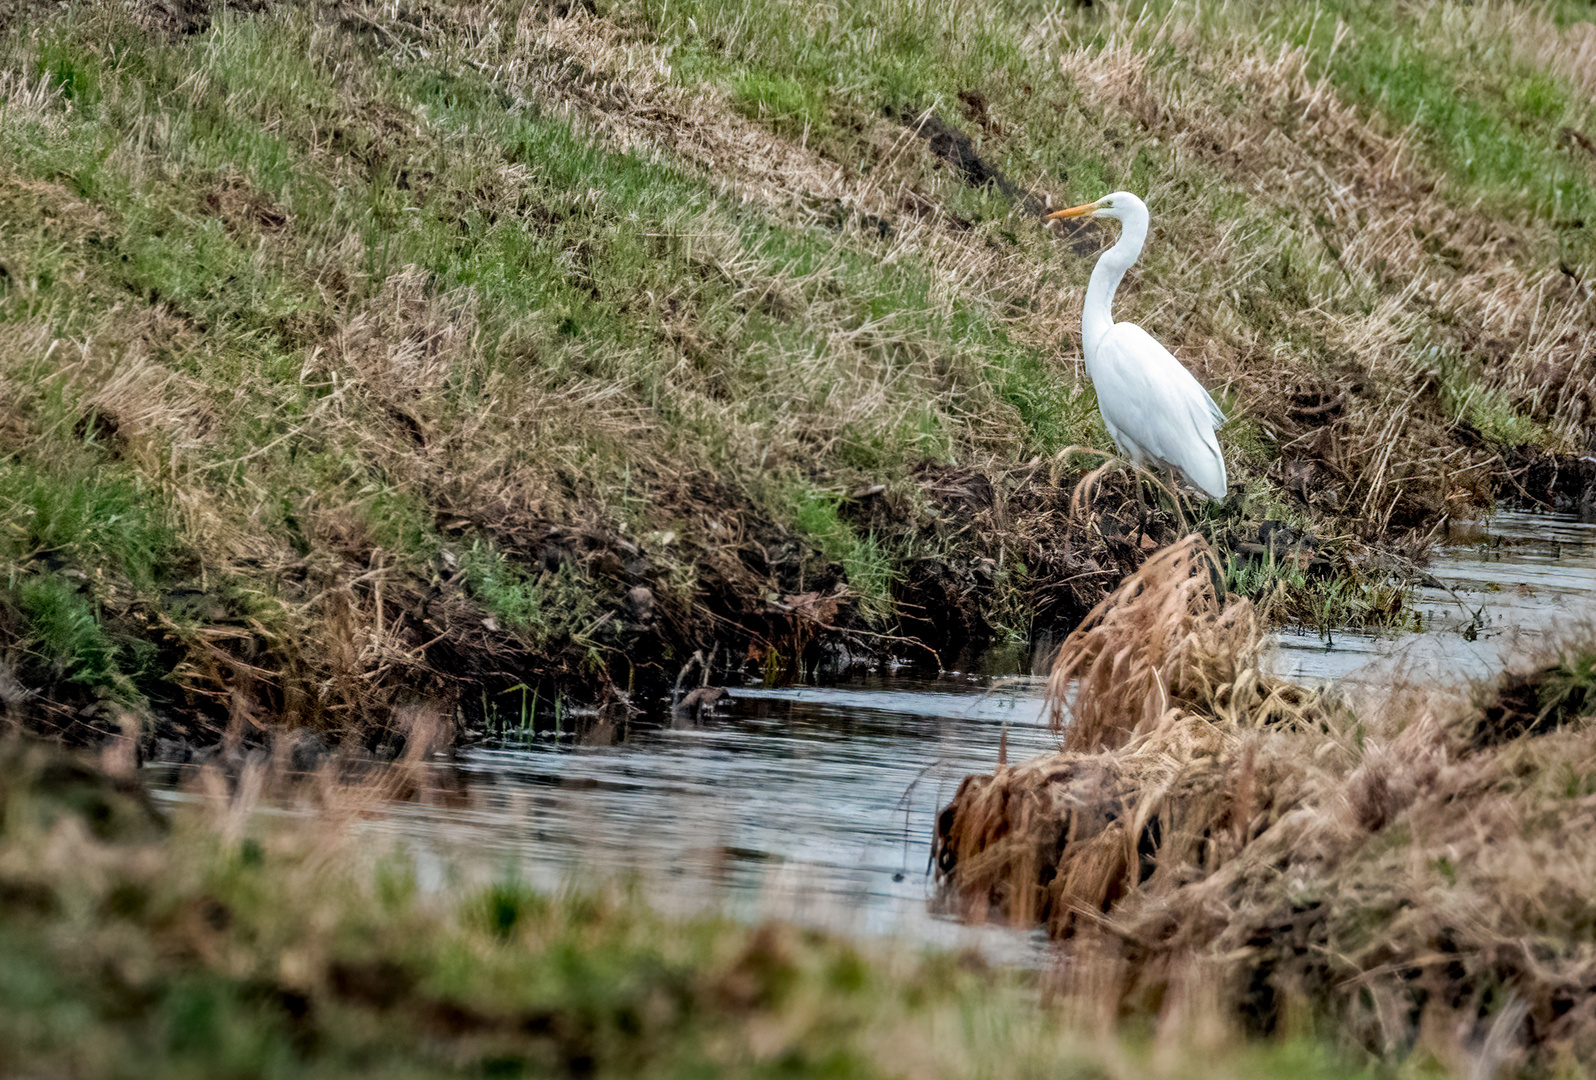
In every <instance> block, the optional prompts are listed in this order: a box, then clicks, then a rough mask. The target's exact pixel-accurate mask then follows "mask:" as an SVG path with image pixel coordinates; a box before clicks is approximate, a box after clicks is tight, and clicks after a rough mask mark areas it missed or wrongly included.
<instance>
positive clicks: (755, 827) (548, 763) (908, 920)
mask: <svg viewBox="0 0 1596 1080" xmlns="http://www.w3.org/2000/svg"><path fill="white" fill-rule="evenodd" d="M1429 570H1430V573H1431V574H1432V575H1433V576H1434V578H1435V579H1436V581H1437V583H1438V587H1432V588H1426V589H1422V590H1420V593H1419V595H1418V596H1417V597H1416V598H1415V604H1416V605H1417V610H1418V611H1419V614H1420V616H1421V619H1422V626H1423V628H1424V629H1423V631H1422V632H1420V633H1413V634H1407V635H1402V636H1396V637H1390V636H1388V637H1375V636H1371V635H1361V634H1353V633H1336V634H1332V635H1330V636H1329V637H1327V638H1320V637H1318V636H1316V635H1311V634H1296V633H1288V634H1285V635H1283V636H1282V637H1281V638H1280V639H1279V640H1278V648H1277V651H1276V653H1275V667H1276V669H1277V670H1278V671H1280V672H1282V673H1283V674H1286V675H1288V676H1290V677H1292V678H1296V679H1302V680H1315V679H1342V680H1350V681H1353V682H1362V683H1365V684H1373V685H1380V684H1381V683H1380V681H1381V680H1389V679H1392V678H1395V677H1404V678H1407V679H1413V678H1416V677H1417V678H1429V679H1434V680H1446V681H1449V682H1456V681H1457V680H1459V679H1461V678H1466V677H1472V676H1483V675H1488V674H1490V673H1491V672H1492V671H1494V670H1497V669H1498V668H1499V666H1500V662H1501V660H1502V659H1503V658H1504V657H1509V656H1511V655H1512V654H1513V652H1514V651H1515V650H1522V649H1523V648H1525V647H1526V646H1528V645H1530V644H1532V643H1534V642H1535V641H1537V640H1545V639H1547V638H1548V637H1549V636H1551V635H1555V634H1556V633H1557V632H1558V631H1559V629H1561V628H1565V627H1567V626H1569V625H1570V623H1571V622H1573V621H1575V620H1577V619H1579V618H1581V617H1584V618H1593V617H1596V606H1593V599H1596V597H1593V593H1596V525H1581V524H1579V523H1577V522H1575V521H1574V520H1573V519H1572V518H1558V517H1549V516H1544V515H1528V514H1515V513H1503V514H1499V515H1497V516H1496V517H1494V518H1492V519H1491V520H1490V521H1489V522H1487V523H1486V524H1485V525H1483V526H1481V527H1478V528H1477V529H1471V530H1470V531H1469V532H1468V533H1467V534H1465V535H1464V536H1463V537H1462V538H1461V539H1459V540H1458V542H1456V543H1454V544H1452V545H1450V546H1449V547H1447V548H1446V549H1444V550H1443V551H1442V552H1441V553H1440V554H1439V555H1438V556H1437V557H1436V558H1435V559H1434V560H1433V561H1432V563H1431V565H1430V567H1429ZM1042 695H1043V681H1042V680H1041V679H1040V678H1036V677H1033V676H1020V675H1016V676H1007V677H997V678H993V677H987V676H977V675H963V674H955V673H949V674H946V675H944V676H943V677H941V678H939V679H935V680H915V679H907V678H893V677H875V678H870V679H863V680H855V681H851V682H848V683H846V684H843V685H838V686H832V687H799V688H787V689H775V688H757V687H751V688H737V689H733V691H732V695H731V698H730V700H729V702H726V703H723V705H722V707H721V708H720V709H719V710H718V711H717V712H716V713H715V714H714V715H713V716H711V717H709V718H707V719H705V720H704V721H703V722H702V723H698V724H691V725H685V726H678V727H675V728H669V729H661V728H657V727H649V728H639V729H635V730H631V731H624V732H619V733H616V732H606V733H605V735H604V737H603V738H600V739H598V740H596V741H590V742H589V743H588V744H585V745H584V744H582V743H580V742H576V741H573V739H571V738H570V737H567V738H564V739H553V738H538V739H531V740H528V741H524V742H517V743H507V744H501V745H498V746H479V747H472V748H467V749H465V750H464V751H462V752H461V754H460V755H459V768H460V770H461V771H462V773H463V779H464V781H465V784H466V788H467V791H468V793H469V799H468V800H467V805H466V807H465V808H450V809H444V808H440V807H436V806H423V805H417V804H410V803H406V804H398V805H395V806H394V807H392V808H391V810H390V811H389V812H387V813H385V814H383V815H381V816H378V817H376V818H374V819H373V820H372V821H371V822H370V823H369V825H368V826H366V827H368V828H369V829H370V830H371V831H372V833H373V834H374V836H378V837H386V838H389V839H391V840H392V841H393V842H395V843H399V844H402V845H404V846H405V847H407V848H408V849H409V850H411V851H412V853H413V854H414V856H415V858H416V860H417V864H418V866H419V867H420V869H421V870H422V872H423V873H424V875H426V876H429V877H432V878H434V879H439V880H442V879H444V878H452V877H455V876H458V875H462V874H467V875H472V876H474V877H478V878H480V877H484V876H501V875H505V874H513V875H516V876H519V877H520V878H522V879H523V880H526V881H528V882H530V883H532V884H535V885H540V886H543V887H547V888H558V887H560V886H562V885H564V884H567V883H570V882H573V881H587V880H592V879H594V878H599V879H606V878H608V879H613V878H615V877H630V878H633V879H634V880H635V881H636V882H637V883H638V887H639V888H641V889H642V890H643V891H644V892H645V893H646V894H647V895H648V897H649V898H650V900H651V901H653V902H654V903H655V904H657V905H658V906H660V907H662V908H664V909H665V910H668V911H679V912H689V911H702V910H706V909H709V910H719V911H723V912H727V913H729V914H731V915H733V916H735V917H739V918H749V919H752V918H759V917H766V916H774V917H781V918H785V919H789V920H794V921H797V922H800V923H804V924H808V925H817V926H822V927H825V928H828V929H834V930H839V931H843V932H846V933H851V934H858V935H866V936H885V937H891V938H896V939H900V940H904V941H908V942H917V943H925V944H936V945H942V946H955V947H972V948H976V949H979V950H980V951H982V952H983V953H984V954H986V955H987V956H988V957H989V958H991V959H993V960H995V961H998V962H1003V963H1011V964H1019V965H1033V964H1037V963H1040V962H1041V960H1042V958H1043V957H1044V956H1045V943H1044V942H1043V939H1042V937H1041V935H1040V933H1027V932H1021V931H1014V930H1007V929H1002V928H997V927H972V926H967V925H963V924H961V923H959V922H957V921H955V920H954V919H952V918H951V917H948V916H944V915H940V914H937V913H935V912H934V911H933V910H932V905H931V904H930V902H929V901H930V898H931V892H932V886H931V882H930V879H929V876H928V874H927V863H928V860H929V857H930V836H931V832H932V824H933V819H934V816H935V814H936V811H937V809H938V808H939V807H941V806H942V805H944V804H946V802H947V801H948V799H949V797H950V796H951V795H952V794H953V791H954V789H955V788H956V787H957V785H958V783H959V781H960V779H961V778H962V777H964V776H965V775H966V774H968V773H972V772H982V771H989V770H990V769H991V768H992V767H993V765H994V764H996V762H997V760H998V755H999V752H1000V751H999V747H1000V745H1004V744H1006V753H1007V754H1008V756H1009V758H1010V759H1012V760H1018V759H1022V758H1025V757H1030V756H1033V755H1035V754H1038V753H1042V752H1044V751H1046V750H1048V749H1050V748H1052V747H1053V746H1054V744H1055V743H1054V737H1053V735H1052V734H1051V733H1050V732H1049V731H1048V729H1047V725H1046V721H1045V718H1044V717H1043V715H1042V712H1043V710H1042V705H1043V702H1042Z"/></svg>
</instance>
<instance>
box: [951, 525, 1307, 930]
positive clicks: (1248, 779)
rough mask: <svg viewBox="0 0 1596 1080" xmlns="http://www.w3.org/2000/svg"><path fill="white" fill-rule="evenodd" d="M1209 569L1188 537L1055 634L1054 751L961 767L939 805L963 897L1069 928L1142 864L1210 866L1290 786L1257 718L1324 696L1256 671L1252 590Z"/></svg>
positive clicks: (1152, 868) (1169, 869) (1143, 872)
mask: <svg viewBox="0 0 1596 1080" xmlns="http://www.w3.org/2000/svg"><path fill="white" fill-rule="evenodd" d="M1216 573H1217V568H1216V566H1215V563H1214V556H1213V552H1212V551H1211V550H1210V549H1209V548H1208V546H1207V544H1206V543H1205V542H1203V541H1202V540H1201V538H1199V537H1188V538H1187V539H1185V540H1183V541H1181V542H1180V543H1178V544H1175V545H1172V546H1171V547H1169V548H1167V549H1165V550H1164V551H1161V552H1159V553H1158V554H1157V555H1155V556H1153V557H1152V558H1150V559H1149V560H1148V561H1147V562H1146V564H1145V565H1144V566H1143V567H1142V568H1141V569H1140V570H1138V571H1137V572H1136V573H1134V574H1132V575H1131V576H1130V577H1129V578H1127V579H1126V580H1125V582H1124V583H1123V584H1122V585H1121V586H1120V587H1119V588H1118V589H1117V590H1115V591H1114V592H1113V593H1112V594H1111V595H1110V596H1109V597H1108V598H1107V599H1105V600H1104V601H1103V602H1102V603H1101V604H1099V605H1098V607H1097V609H1096V610H1094V611H1093V612H1092V614H1090V615H1089V616H1088V617H1087V619H1086V621H1085V622H1084V623H1083V624H1082V626H1081V627H1080V629H1078V630H1077V631H1076V632H1075V633H1073V634H1071V635H1070V637H1069V638H1068V639H1066V640H1065V642H1064V644H1063V645H1062V646H1061V647H1060V649H1059V652H1058V655H1057V657H1056V658H1055V660H1054V666H1053V672H1052V675H1051V676H1050V679H1049V684H1048V697H1049V708H1050V720H1051V722H1052V724H1053V725H1054V727H1055V728H1056V729H1058V730H1060V731H1061V732H1062V737H1063V749H1062V750H1061V752H1060V753H1059V754H1058V755H1057V756H1055V757H1051V758H1043V759H1038V760H1036V761H1032V762H1028V763H1025V764H1022V765H1018V766H1013V767H1003V768H1000V769H999V770H998V772H997V773H995V774H993V775H992V776H990V777H970V778H967V779H966V780H965V782H964V783H963V784H962V785H961V786H960V789H959V792H958V794H957V795H956V796H955V797H954V800H953V802H952V804H951V805H950V806H949V808H948V809H947V810H946V811H944V813H943V816H942V818H941V820H940V822H939V827H938V837H937V854H936V858H937V862H938V866H939V868H940V870H941V872H942V873H943V875H944V876H946V877H947V878H948V879H949V881H950V882H952V884H953V886H954V888H955V889H956V890H957V891H958V892H960V893H961V894H963V895H964V897H965V898H966V901H967V902H973V903H975V905H976V907H977V908H980V907H981V906H982V905H983V904H985V905H989V906H990V907H991V908H992V909H993V910H995V911H997V912H999V913H1001V914H1002V915H1003V916H1004V917H1007V918H1012V919H1015V920H1017V921H1027V920H1030V919H1036V918H1040V919H1042V920H1044V921H1046V922H1047V923H1048V925H1049V927H1050V928H1051V929H1052V930H1053V931H1054V932H1055V933H1056V934H1059V935H1068V934H1071V933H1073V932H1074V929H1075V926H1076V923H1077V920H1078V919H1079V918H1082V917H1085V918H1088V919H1092V918H1096V917H1098V916H1100V914H1101V913H1103V912H1106V911H1108V910H1109V909H1110V908H1111V907H1112V906H1113V905H1114V904H1115V902H1117V901H1118V900H1119V899H1120V898H1121V897H1123V896H1125V895H1127V894H1128V893H1130V892H1133V891H1134V890H1136V889H1137V888H1138V887H1139V886H1141V885H1142V884H1143V883H1144V882H1146V881H1147V880H1148V879H1149V878H1152V877H1155V876H1158V875H1159V874H1162V875H1163V878H1164V879H1168V878H1170V877H1179V876H1182V875H1185V874H1187V873H1188V872H1189V869H1190V867H1192V866H1196V867H1202V868H1205V869H1212V868H1213V867H1215V866H1218V865H1220V864H1221V863H1222V862H1223V861H1224V860H1225V859H1226V858H1228V857H1229V855H1230V854H1232V853H1233V852H1234V850H1235V849H1236V848H1237V847H1239V846H1240V845H1241V844H1242V843H1244V842H1245V841H1246V839H1247V838H1248V837H1249V836H1250V835H1252V834H1253V833H1254V832H1255V831H1256V830H1257V829H1258V828H1260V827H1261V825H1262V823H1264V822H1267V821H1268V820H1269V819H1270V817H1271V815H1272V814H1274V813H1275V812H1276V811H1277V809H1278V806H1277V803H1278V801H1279V800H1280V799H1281V798H1283V797H1284V798H1288V799H1289V796H1288V795H1286V794H1285V793H1284V792H1283V791H1282V789H1281V787H1280V785H1279V783H1278V780H1279V779H1280V778H1279V776H1278V775H1277V772H1278V770H1277V769H1276V763H1275V762H1274V761H1273V759H1272V758H1270V757H1269V756H1268V755H1267V754H1266V755H1265V756H1264V757H1263V758H1260V756H1259V752H1258V751H1259V748H1260V746H1261V745H1264V744H1261V743H1260V741H1259V731H1260V730H1268V729H1270V728H1277V727H1297V726H1312V725H1314V724H1316V723H1318V722H1321V721H1322V719H1323V717H1324V716H1325V715H1326V714H1327V712H1328V711H1329V710H1330V709H1331V708H1332V706H1331V705H1330V704H1329V703H1327V702H1326V701H1324V700H1323V699H1322V698H1321V697H1320V696H1318V695H1316V694H1312V693H1308V692H1305V691H1302V690H1300V689H1298V688H1295V687H1289V686H1286V685H1284V684H1282V683H1280V682H1278V681H1276V680H1273V679H1270V678H1268V677H1266V676H1263V675H1262V674H1261V673H1260V670H1259V667H1258V649H1259V644H1260V638H1261V635H1260V632H1259V627H1258V624H1257V619H1256V617H1255V616H1254V615H1253V612H1252V608H1251V605H1250V604H1248V602H1247V601H1245V600H1242V599H1239V598H1237V597H1228V598H1226V597H1225V596H1223V594H1222V593H1220V592H1219V591H1218V589H1217V587H1216V584H1215V576H1216Z"/></svg>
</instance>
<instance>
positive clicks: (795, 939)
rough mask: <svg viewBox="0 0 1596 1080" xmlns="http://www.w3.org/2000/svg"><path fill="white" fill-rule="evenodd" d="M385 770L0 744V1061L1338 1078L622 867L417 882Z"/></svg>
mask: <svg viewBox="0 0 1596 1080" xmlns="http://www.w3.org/2000/svg"><path fill="white" fill-rule="evenodd" d="M261 764H262V761H261V759H256V761H255V763H254V767H255V768H257V769H258V768H259V767H260V766H261ZM404 768H405V767H404V766H398V767H396V768H395V769H394V770H390V771H388V772H386V773H382V774H378V775H377V776H376V777H373V778H368V781H367V783H368V785H369V784H373V783H375V784H376V785H377V788H368V789H367V790H360V789H359V788H351V787H339V786H338V785H337V784H331V785H322V786H321V787H320V789H319V790H320V792H321V795H322V798H323V800H324V805H323V806H322V809H321V813H320V814H313V815H310V816H308V817H303V818H299V819H297V820H296V819H293V818H285V817H284V816H282V815H261V816H260V817H257V818H254V819H253V820H251V818H250V811H251V810H252V809H253V806H252V804H251V799H252V796H250V795H249V794H248V793H247V792H246V791H245V790H244V788H245V786H246V785H240V786H239V788H238V789H237V790H236V791H235V792H234V793H233V794H232V796H231V797H229V795H228V791H227V784H226V782H225V780H223V779H222V777H221V776H220V775H219V774H218V773H216V772H215V771H214V770H213V771H211V772H208V773H207V774H206V775H205V778H204V779H205V781H206V783H203V784H202V787H205V788H208V789H209V790H210V792H211V799H210V800H209V801H207V800H204V799H201V800H199V801H196V802H191V803H189V804H187V806H186V808H185V809H183V810H182V811H180V812H178V813H177V814H176V815H175V816H173V817H167V816H165V815H163V814H161V813H159V812H157V811H156V810H155V809H154V808H153V807H152V806H151V804H150V801H149V799H148V796H147V795H146V794H145V793H144V792H143V791H142V790H140V789H139V788H138V786H137V785H136V784H134V783H130V782H118V781H115V780H112V779H110V778H108V777H107V776H106V775H105V774H104V773H102V772H100V771H99V770H98V769H96V768H91V767H89V766H88V765H86V764H84V763H83V762H81V761H79V760H77V759H74V758H70V757H67V756H65V755H63V754H62V753H61V752H60V751H59V749H56V748H53V747H48V746H46V745H44V744H41V743H28V742H21V741H18V740H16V739H8V740H6V741H4V742H0V898H3V900H4V903H3V904H0V949H3V951H4V956H5V963H4V964H0V1072H3V1073H5V1074H6V1075H19V1076H66V1075H70V1076H77V1077H147V1076H163V1077H184V1076H196V1077H234V1078H246V1077H261V1078H270V1077H287V1076H296V1077H298V1076H317V1077H321V1076H326V1077H341V1076H373V1075H381V1076H394V1077H423V1076H429V1077H431V1076H595V1077H687V1076H697V1077H704V1076H746V1077H858V1078H869V1077H891V1076H915V1077H944V1076H945V1077H997V1076H1003V1077H1057V1076H1061V1075H1090V1076H1096V1077H1105V1078H1116V1080H1117V1078H1120V1077H1124V1078H1127V1080H1128V1078H1130V1077H1143V1076H1154V1077H1171V1078H1173V1077H1213V1078H1215V1080H1218V1078H1222V1077H1223V1078H1230V1077H1233V1078H1244V1077H1251V1076H1260V1077H1261V1076H1280V1075H1291V1076H1300V1077H1325V1078H1329V1077H1335V1076H1352V1075H1356V1073H1355V1070H1354V1069H1353V1068H1352V1067H1351V1066H1349V1065H1348V1064H1347V1063H1345V1062H1342V1061H1339V1060H1337V1059H1336V1058H1334V1057H1333V1056H1332V1055H1330V1054H1328V1053H1327V1052H1325V1051H1323V1050H1321V1049H1317V1048H1315V1046H1313V1045H1312V1044H1310V1043H1308V1042H1297V1043H1286V1044H1275V1045H1270V1046H1265V1045H1262V1044H1259V1045H1248V1044H1237V1045H1231V1046H1229V1047H1227V1048H1226V1049H1224V1050H1223V1051H1222V1052H1215V1053H1213V1054H1211V1055H1210V1056H1209V1057H1208V1059H1207V1060H1205V1061H1204V1062H1202V1063H1196V1062H1193V1061H1191V1060H1189V1059H1188V1058H1187V1057H1186V1055H1185V1054H1184V1053H1183V1052H1178V1051H1176V1050H1175V1048H1165V1049H1164V1050H1163V1051H1162V1052H1160V1050H1159V1048H1158V1047H1157V1045H1156V1044H1155V1043H1153V1042H1152V1041H1151V1040H1149V1039H1147V1038H1145V1037H1141V1038H1131V1039H1128V1040H1124V1041H1121V1040H1120V1039H1118V1038H1115V1037H1112V1036H1108V1035H1092V1034H1089V1033H1087V1032H1086V1031H1084V1030H1081V1029H1077V1028H1072V1027H1069V1026H1067V1025H1062V1026H1061V1025H1060V1024H1059V1022H1058V1021H1059V1017H1058V1016H1057V1014H1055V1013H1054V1012H1053V1011H1051V1010H1049V1009H1046V1008H1044V1007H1042V1006H1041V1004H1040V1003H1039V993H1038V988H1037V986H1036V984H1035V981H1034V980H1030V979H1026V978H1022V977H1019V976H1016V975H1014V974H1012V973H1000V972H995V971H992V970H989V969H987V968H986V967H985V965H984V964H982V963H981V962H980V960H979V959H978V958H976V957H973V956H958V955H950V954H936V953H917V952H916V951H914V950H904V949H891V950H889V949H887V948H886V947H884V946H870V945H864V944H853V943H848V942H845V941H841V940H838V939H834V938H830V937H826V936H823V935H819V934H814V933H811V932H806V931H802V930H798V929H795V928H793V927H790V926H784V925H781V924H776V923H771V924H766V925H762V926H757V927H750V926H745V925H739V924H735V923H730V922H727V921H723V920H719V919H716V918H713V917H701V918H697V919H693V920H670V919H666V918H664V917H661V916H659V915H657V914H654V913H653V912H651V911H650V910H649V908H648V904H647V895H646V894H647V883H646V882H640V883H638V884H637V885H635V886H633V887H630V888H628V887H621V886H609V887H606V886H601V885H598V884H594V883H588V884H587V885H585V886H583V887H581V888H574V889H573V890H572V891H570V892H565V893H560V894H556V895H548V894H543V893H539V892H536V891H534V890H531V889H529V888H527V887H525V886H524V885H521V884H519V883H518V882H517V881H516V880H515V878H514V876H513V874H511V875H509V876H506V877H504V878H503V879H501V880H500V881H499V882H498V883H496V884H492V885H489V886H486V887H481V886H464V885H455V886H449V887H445V888H444V889H442V890H441V891H432V892H427V891H423V890H422V889H420V888H419V887H418V884H417V874H416V868H415V866H414V865H412V864H411V862H410V860H409V859H408V858H407V857H406V855H405V854H404V853H403V852H402V851H398V850H395V851H383V850H375V851H374V850H373V849H372V844H371V839H370V836H369V834H368V835H366V836H364V837H362V836H361V835H360V834H359V833H357V832H356V831H355V830H354V829H353V828H352V827H351V826H352V823H353V821H354V819H355V818H356V817H357V816H358V815H359V814H360V813H361V812H362V810H363V808H369V804H370V799H371V797H372V795H373V794H374V793H377V791H378V789H379V788H384V786H385V785H391V784H393V783H395V782H400V783H404V784H406V785H412V786H413V783H414V780H415V777H414V776H400V775H399V773H400V772H401V771H402V770H403V769H404ZM258 779H259V776H257V780H258ZM267 786H268V787H270V786H271V784H270V781H269V780H268V783H267ZM257 790H258V789H257ZM383 793H386V791H384V792H383ZM423 797H426V792H425V791H423Z"/></svg>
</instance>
